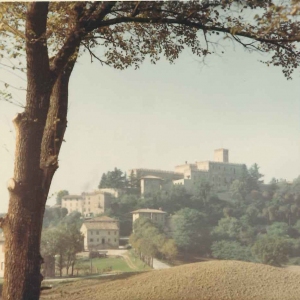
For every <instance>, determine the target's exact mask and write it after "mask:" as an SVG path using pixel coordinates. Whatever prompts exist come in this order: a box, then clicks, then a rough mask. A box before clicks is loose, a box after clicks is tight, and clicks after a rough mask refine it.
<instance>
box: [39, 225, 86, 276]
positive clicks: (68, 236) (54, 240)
mask: <svg viewBox="0 0 300 300" xmlns="http://www.w3.org/2000/svg"><path fill="white" fill-rule="evenodd" d="M82 249H83V236H82V234H81V233H80V231H79V229H78V227H77V226H76V224H68V223H64V224H61V225H59V226H57V227H52V228H49V229H46V230H44V231H43V234H42V240H41V253H42V255H44V256H45V257H46V258H47V260H48V261H52V260H51V259H50V258H52V259H54V258H55V256H56V255H58V260H57V268H58V270H59V273H60V277H61V276H62V270H63V268H66V270H67V274H68V270H69V268H70V267H71V268H72V275H73V267H74V263H75V261H76V254H77V253H78V252H80V251H82ZM46 269H47V268H46Z"/></svg>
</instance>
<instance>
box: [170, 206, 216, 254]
mask: <svg viewBox="0 0 300 300" xmlns="http://www.w3.org/2000/svg"><path fill="white" fill-rule="evenodd" d="M206 219H207V216H206V215H204V214H203V213H201V212H199V211H197V210H195V209H191V208H183V209H181V210H180V211H178V212H177V213H176V214H174V215H173V216H172V219H171V227H172V236H173V239H174V241H175V243H176V245H177V246H178V247H179V248H180V249H181V250H183V251H184V252H185V253H187V252H188V251H191V252H201V250H202V251H203V250H204V249H207V247H209V246H210V245H209V244H208V231H207V227H206Z"/></svg>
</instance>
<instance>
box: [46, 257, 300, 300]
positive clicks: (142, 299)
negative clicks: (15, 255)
mask: <svg viewBox="0 0 300 300" xmlns="http://www.w3.org/2000/svg"><path fill="white" fill-rule="evenodd" d="M42 295H43V296H42V297H41V300H46V299H47V300H50V299H53V300H54V299H55V300H62V299H64V300H81V299H84V300H100V299H101V300H183V299H186V300H204V299H205V300H208V299H209V300H225V299H230V300H254V299H255V300H271V299H272V300H273V299H278V300H297V299H300V273H297V272H293V271H289V270H287V269H281V268H275V267H270V266H266V265H262V264H254V263H246V262H238V261H210V262H202V263H195V264H188V265H184V266H179V267H174V268H170V269H165V270H159V271H150V272H146V273H141V274H123V275H119V276H116V277H113V278H112V277H111V278H101V279H93V280H91V279H89V280H81V281H77V282H73V283H69V284H65V285H63V286H60V287H57V288H54V289H53V290H50V291H44V292H43V293H42Z"/></svg>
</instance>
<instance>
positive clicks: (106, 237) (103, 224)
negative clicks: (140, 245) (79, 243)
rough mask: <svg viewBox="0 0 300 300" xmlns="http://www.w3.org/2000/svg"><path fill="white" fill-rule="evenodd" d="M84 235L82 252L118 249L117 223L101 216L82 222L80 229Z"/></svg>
mask: <svg viewBox="0 0 300 300" xmlns="http://www.w3.org/2000/svg"><path fill="white" fill-rule="evenodd" d="M80 231H81V233H82V234H83V235H84V250H88V251H92V250H101V249H110V248H118V247H119V222H118V221H117V220H115V219H112V218H109V217H106V216H103V217H97V218H93V219H90V220H86V221H84V223H83V224H82V226H81V228H80Z"/></svg>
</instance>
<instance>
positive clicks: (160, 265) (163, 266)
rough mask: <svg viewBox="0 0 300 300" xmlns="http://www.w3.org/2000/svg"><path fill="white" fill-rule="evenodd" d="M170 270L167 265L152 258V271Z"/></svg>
mask: <svg viewBox="0 0 300 300" xmlns="http://www.w3.org/2000/svg"><path fill="white" fill-rule="evenodd" d="M169 268H171V267H170V266H169V265H167V264H165V263H163V262H162V261H159V260H157V259H156V258H153V269H154V270H162V269H169Z"/></svg>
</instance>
